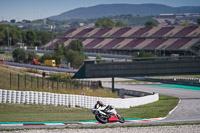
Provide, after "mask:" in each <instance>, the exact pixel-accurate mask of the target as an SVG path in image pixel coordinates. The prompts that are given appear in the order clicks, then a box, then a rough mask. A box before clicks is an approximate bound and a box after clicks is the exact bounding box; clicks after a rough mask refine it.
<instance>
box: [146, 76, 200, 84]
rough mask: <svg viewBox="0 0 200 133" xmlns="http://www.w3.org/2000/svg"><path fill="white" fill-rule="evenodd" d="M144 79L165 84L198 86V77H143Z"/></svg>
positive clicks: (199, 82)
mask: <svg viewBox="0 0 200 133" xmlns="http://www.w3.org/2000/svg"><path fill="white" fill-rule="evenodd" d="M145 80H146V81H151V82H161V83H166V84H179V85H189V86H200V79H199V78H145Z"/></svg>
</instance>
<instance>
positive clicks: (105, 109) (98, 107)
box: [94, 101, 114, 112]
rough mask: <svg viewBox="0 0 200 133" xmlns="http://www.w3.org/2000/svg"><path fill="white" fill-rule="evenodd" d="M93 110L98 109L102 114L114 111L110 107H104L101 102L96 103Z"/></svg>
mask: <svg viewBox="0 0 200 133" xmlns="http://www.w3.org/2000/svg"><path fill="white" fill-rule="evenodd" d="M94 108H95V109H100V110H102V111H103V112H112V109H114V107H113V106H111V105H104V104H103V102H102V101H97V103H96V104H95V106H94Z"/></svg>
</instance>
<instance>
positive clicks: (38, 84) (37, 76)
mask: <svg viewBox="0 0 200 133" xmlns="http://www.w3.org/2000/svg"><path fill="white" fill-rule="evenodd" d="M37 88H39V77H38V76H37Z"/></svg>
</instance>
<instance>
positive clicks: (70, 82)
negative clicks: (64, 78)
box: [69, 79, 72, 89]
mask: <svg viewBox="0 0 200 133" xmlns="http://www.w3.org/2000/svg"><path fill="white" fill-rule="evenodd" d="M69 84H70V89H71V88H72V80H71V79H70V81H69Z"/></svg>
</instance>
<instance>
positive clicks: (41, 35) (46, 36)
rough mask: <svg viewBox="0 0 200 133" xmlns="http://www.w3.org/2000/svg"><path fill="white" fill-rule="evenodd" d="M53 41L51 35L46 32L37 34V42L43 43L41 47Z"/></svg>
mask: <svg viewBox="0 0 200 133" xmlns="http://www.w3.org/2000/svg"><path fill="white" fill-rule="evenodd" d="M50 40H51V33H50V32H46V31H38V32H37V41H40V42H41V45H44V44H46V43H48V42H49V41H50Z"/></svg>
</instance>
